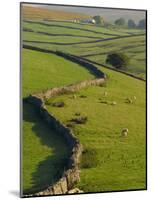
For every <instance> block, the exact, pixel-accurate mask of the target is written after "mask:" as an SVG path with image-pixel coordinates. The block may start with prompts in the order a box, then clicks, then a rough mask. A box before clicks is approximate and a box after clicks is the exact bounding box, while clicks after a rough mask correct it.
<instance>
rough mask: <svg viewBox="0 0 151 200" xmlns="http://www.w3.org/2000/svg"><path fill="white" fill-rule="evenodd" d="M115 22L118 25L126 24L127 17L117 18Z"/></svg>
mask: <svg viewBox="0 0 151 200" xmlns="http://www.w3.org/2000/svg"><path fill="white" fill-rule="evenodd" d="M114 23H115V24H116V25H118V26H124V25H125V19H124V18H119V19H117V20H115V22H114Z"/></svg>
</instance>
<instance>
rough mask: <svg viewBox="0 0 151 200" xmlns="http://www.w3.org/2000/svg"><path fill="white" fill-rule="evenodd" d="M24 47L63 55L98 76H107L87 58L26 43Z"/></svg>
mask: <svg viewBox="0 0 151 200" xmlns="http://www.w3.org/2000/svg"><path fill="white" fill-rule="evenodd" d="M23 48H25V49H31V50H36V51H40V52H43V53H51V54H55V55H58V56H61V57H63V58H65V59H67V60H70V61H72V62H74V63H77V64H79V65H81V66H82V67H85V68H86V69H87V70H89V71H90V72H91V73H92V74H94V75H95V76H96V77H99V78H105V74H104V73H103V72H102V71H100V70H99V69H98V68H97V67H96V66H95V65H93V64H91V63H90V62H88V61H86V60H83V59H82V58H80V57H78V56H74V55H71V54H69V53H63V52H61V51H52V50H48V49H42V48H39V47H35V46H31V45H26V44H24V45H23Z"/></svg>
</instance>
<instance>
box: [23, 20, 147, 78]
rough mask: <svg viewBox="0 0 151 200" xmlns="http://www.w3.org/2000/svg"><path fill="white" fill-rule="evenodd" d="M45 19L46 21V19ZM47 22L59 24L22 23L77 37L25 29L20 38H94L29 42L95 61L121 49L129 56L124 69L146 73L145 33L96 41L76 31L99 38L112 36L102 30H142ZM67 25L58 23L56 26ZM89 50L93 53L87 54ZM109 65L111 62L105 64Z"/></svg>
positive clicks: (28, 26) (139, 74)
mask: <svg viewBox="0 0 151 200" xmlns="http://www.w3.org/2000/svg"><path fill="white" fill-rule="evenodd" d="M45 23H46V22H45ZM46 24H49V25H57V26H58V27H51V26H44V25H39V24H30V23H26V22H24V23H23V27H25V28H30V29H32V30H34V31H44V32H46V33H47V32H48V33H53V34H54V33H56V34H59V33H61V34H63V33H64V34H74V35H75V36H77V37H71V36H70V37H69V36H46V35H40V34H37V33H30V32H28V33H27V32H25V33H24V34H23V39H25V40H32V41H35V40H38V41H45V42H57V43H58V44H59V43H70V42H74V43H75V42H82V41H94V43H88V44H74V45H67V46H64V45H55V44H36V43H30V44H31V45H34V46H40V47H42V48H46V49H53V50H60V51H64V52H67V53H72V54H75V55H79V56H84V57H85V56H86V58H88V59H90V60H92V61H97V62H99V63H100V64H106V63H105V60H106V55H107V54H108V53H109V52H115V51H116V52H123V53H125V54H127V55H128V56H129V57H130V58H131V62H130V66H128V67H127V69H124V70H126V71H128V72H130V73H132V74H134V75H136V76H139V77H143V78H145V73H146V64H145V57H146V55H145V35H144V36H135V37H130V38H122V39H118V40H111V41H110V40H109V41H101V42H97V43H96V42H95V40H97V39H95V38H82V37H81V38H80V37H78V36H79V35H82V36H91V37H100V39H101V38H111V37H115V36H114V35H111V36H110V35H105V34H117V35H121V36H122V35H129V34H130V35H132V34H133V33H135V34H139V33H143V31H140V30H136V29H124V28H123V29H119V30H116V29H115V30H113V29H110V28H103V27H96V26H94V25H81V24H76V23H68V22H47V23H46ZM60 25H61V26H66V27H59V26H60ZM70 27H71V28H72V27H74V28H77V29H75V30H74V29H70ZM80 28H83V29H88V30H92V31H98V32H100V34H96V33H92V32H88V31H83V30H80ZM90 54H94V55H91V56H89V55H90ZM108 66H109V67H110V65H108Z"/></svg>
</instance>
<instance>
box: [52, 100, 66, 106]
mask: <svg viewBox="0 0 151 200" xmlns="http://www.w3.org/2000/svg"><path fill="white" fill-rule="evenodd" d="M52 106H54V107H64V106H65V103H64V102H63V101H60V102H54V103H52Z"/></svg>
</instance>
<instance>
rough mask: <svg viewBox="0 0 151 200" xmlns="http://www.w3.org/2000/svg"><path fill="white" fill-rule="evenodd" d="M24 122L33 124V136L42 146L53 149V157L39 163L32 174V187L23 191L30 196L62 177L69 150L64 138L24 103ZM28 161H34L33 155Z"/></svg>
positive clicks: (34, 109)
mask: <svg viewBox="0 0 151 200" xmlns="http://www.w3.org/2000/svg"><path fill="white" fill-rule="evenodd" d="M23 120H24V121H26V122H31V123H32V124H33V125H32V131H33V134H36V136H37V137H39V138H40V142H41V144H42V145H46V146H47V147H49V148H51V149H53V155H51V156H48V157H47V158H46V159H45V160H42V161H41V162H39V163H38V166H37V168H36V171H34V172H32V178H31V179H32V187H31V188H29V189H26V190H24V191H23V193H24V194H29V193H35V192H38V191H41V190H43V189H46V188H47V187H48V186H50V185H51V184H52V183H54V182H56V181H57V180H58V179H59V178H60V177H61V175H62V173H63V172H64V169H65V167H66V163H67V159H68V156H69V148H68V147H67V144H66V142H65V140H64V138H62V137H61V136H58V135H57V133H56V132H55V131H53V130H52V129H51V127H49V126H48V124H47V123H45V122H44V121H43V119H42V118H41V117H40V115H39V112H38V111H37V110H36V108H35V107H34V106H32V105H30V104H28V103H23ZM31 142H34V141H31ZM33 148H34V147H33ZM28 159H31V160H32V155H28ZM28 161H29V160H28ZM24 162H26V161H24ZM29 170H30V169H29ZM23 178H24V177H23ZM23 182H24V180H23Z"/></svg>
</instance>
